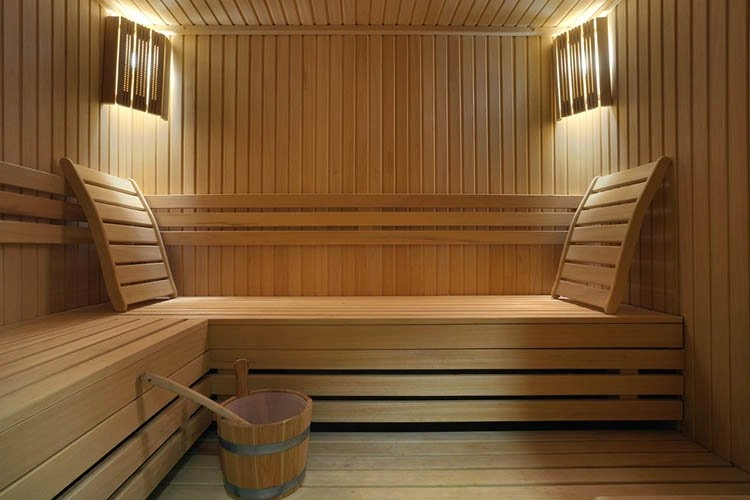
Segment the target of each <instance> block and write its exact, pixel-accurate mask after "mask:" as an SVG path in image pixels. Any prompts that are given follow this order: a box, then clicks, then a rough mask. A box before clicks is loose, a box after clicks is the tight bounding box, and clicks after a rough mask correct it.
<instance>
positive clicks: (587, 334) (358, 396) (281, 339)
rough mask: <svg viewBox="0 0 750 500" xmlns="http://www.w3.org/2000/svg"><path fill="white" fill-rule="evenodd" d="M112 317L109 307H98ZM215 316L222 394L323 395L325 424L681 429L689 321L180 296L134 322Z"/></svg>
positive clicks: (536, 306) (524, 303)
mask: <svg viewBox="0 0 750 500" xmlns="http://www.w3.org/2000/svg"><path fill="white" fill-rule="evenodd" d="M88 311H89V312H92V313H96V312H103V313H106V312H107V311H108V306H98V307H94V308H90V309H88ZM124 314H125V315H127V316H129V315H133V316H137V317H144V316H149V315H154V316H155V317H164V316H169V315H176V316H180V317H195V318H206V319H208V332H209V340H208V345H209V367H210V368H211V369H212V370H215V374H212V375H211V381H212V393H213V394H215V395H218V396H220V397H224V396H228V395H230V394H233V393H234V389H235V386H234V376H233V375H232V372H231V364H232V362H233V361H234V360H235V359H237V358H240V357H245V358H248V359H249V360H250V363H251V367H252V368H251V374H250V378H249V382H250V386H251V387H254V388H261V387H279V388H281V387H286V388H294V389H298V390H301V391H303V392H306V393H308V394H310V395H311V396H313V398H315V406H314V411H313V420H314V421H317V422H448V421H452V422H466V421H575V420H591V421H593V420H680V419H681V415H682V402H681V395H682V386H683V382H682V375H681V370H682V368H683V363H684V360H683V355H684V353H683V341H682V318H680V317H679V316H673V315H668V314H662V313H657V312H653V311H648V310H645V309H639V308H636V307H632V306H628V305H623V306H622V307H621V308H620V310H619V311H618V313H617V314H605V313H603V312H600V311H596V310H594V309H590V308H586V307H581V306H579V305H576V304H573V303H570V302H567V301H562V300H557V299H553V298H551V297H549V296H461V297H450V296H442V297H440V296H437V297H180V298H177V299H172V300H167V301H161V302H155V303H152V304H148V305H143V306H140V307H136V308H134V309H132V310H131V311H129V312H127V313H124Z"/></svg>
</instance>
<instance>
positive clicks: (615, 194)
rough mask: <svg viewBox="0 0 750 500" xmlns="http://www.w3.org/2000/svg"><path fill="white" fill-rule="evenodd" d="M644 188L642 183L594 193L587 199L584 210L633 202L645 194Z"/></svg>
mask: <svg viewBox="0 0 750 500" xmlns="http://www.w3.org/2000/svg"><path fill="white" fill-rule="evenodd" d="M643 187H644V186H643V184H642V183H641V184H633V185H628V186H624V187H619V188H615V189H611V190H609V191H602V192H600V193H594V194H592V195H591V196H589V197H588V198H587V199H586V203H584V205H583V206H584V208H595V207H603V206H607V205H616V204H619V203H629V202H633V201H635V200H637V199H638V197H639V196H640V195H641V193H643Z"/></svg>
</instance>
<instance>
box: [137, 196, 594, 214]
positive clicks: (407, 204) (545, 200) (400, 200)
mask: <svg viewBox="0 0 750 500" xmlns="http://www.w3.org/2000/svg"><path fill="white" fill-rule="evenodd" d="M146 201H147V202H148V204H149V206H150V207H151V209H153V210H158V209H169V208H206V209H268V208H324V209H329V208H356V209H361V208H420V209H430V208H436V209H439V208H445V209H449V208H463V209H469V208H487V209H492V208H495V209H522V208H532V209H568V210H575V209H576V208H577V207H578V204H579V203H580V201H581V197H580V196H579V195H533V194H518V195H508V194H504V195H497V194H350V193H341V194H183V195H152V196H147V197H146Z"/></svg>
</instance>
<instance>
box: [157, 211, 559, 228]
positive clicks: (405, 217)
mask: <svg viewBox="0 0 750 500" xmlns="http://www.w3.org/2000/svg"><path fill="white" fill-rule="evenodd" d="M154 215H155V217H156V221H157V222H158V223H159V226H161V227H178V226H205V227H214V226H215V227H289V226H299V227H315V226H318V227H323V226H332V227H340V226H566V227H567V226H569V225H570V223H571V221H572V220H573V214H572V213H553V212H537V213H533V212H479V213H476V212H432V213H418V212H336V213H332V212H283V213H250V212H218V213H217V212H214V213H186V214H173V213H156V214H154Z"/></svg>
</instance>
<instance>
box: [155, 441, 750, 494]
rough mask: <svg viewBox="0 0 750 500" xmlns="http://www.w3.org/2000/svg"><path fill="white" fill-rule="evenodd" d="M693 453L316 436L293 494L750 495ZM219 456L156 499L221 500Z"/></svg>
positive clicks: (211, 445) (577, 444) (203, 450)
mask: <svg viewBox="0 0 750 500" xmlns="http://www.w3.org/2000/svg"><path fill="white" fill-rule="evenodd" d="M694 446H695V445H694V444H693V443H690V442H689V441H688V440H687V439H686V438H684V437H683V436H680V435H678V434H675V433H673V432H671V431H647V432H629V431H625V432H623V431H604V432H602V431H573V430H568V431H565V432H564V433H560V432H555V431H525V432H514V431H502V432H460V433H456V432H430V433H424V432H415V433H403V432H402V433H325V432H313V433H312V434H311V437H310V453H309V457H308V468H307V470H308V478H309V482H306V483H305V484H304V485H303V487H302V488H301V489H300V490H299V492H298V493H297V494H296V495H297V496H298V497H299V498H302V499H307V500H321V499H325V498H332V497H336V498H341V499H342V500H354V499H376V498H381V497H382V496H383V495H386V496H387V497H388V498H394V499H398V500H406V499H417V500H428V499H430V500H432V499H439V500H447V499H452V498H518V499H525V500H532V499H538V498H555V499H560V500H574V499H575V500H599V499H602V500H604V499H605V498H606V499H607V500H610V498H611V500H615V499H617V500H631V499H634V498H639V499H644V500H657V499H658V500H667V499H674V500H677V499H679V500H713V499H715V500H732V499H737V500H739V499H740V498H742V499H744V498H745V497H746V496H747V494H748V493H750V484H748V482H747V478H746V477H745V476H743V474H742V473H741V472H739V471H737V469H735V468H733V467H732V466H730V465H729V464H728V463H726V462H723V461H722V460H721V459H720V458H719V457H718V456H716V455H715V454H713V453H709V452H706V451H704V450H701V449H695V448H693V447H694ZM218 450H219V443H218V438H217V436H216V434H215V433H209V434H207V435H206V436H204V437H203V439H201V440H200V441H199V443H198V444H197V445H196V446H195V447H194V448H193V449H192V450H191V452H190V454H189V455H188V456H187V457H186V458H185V459H184V460H183V461H182V463H180V464H179V465H178V467H177V469H176V470H175V473H174V474H173V475H172V476H171V477H169V478H168V479H167V480H166V481H165V483H164V484H163V485H162V486H163V487H162V488H161V489H160V491H159V496H158V498H159V499H162V500H169V499H177V498H179V499H188V500H192V499H199V498H200V499H210V500H213V499H220V498H224V497H225V496H226V494H225V493H224V488H223V484H222V480H221V472H220V463H219V456H218ZM725 480H727V481H729V480H739V481H740V482H739V483H729V482H724V481H725ZM343 485H346V486H343ZM366 485H367V486H366Z"/></svg>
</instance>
